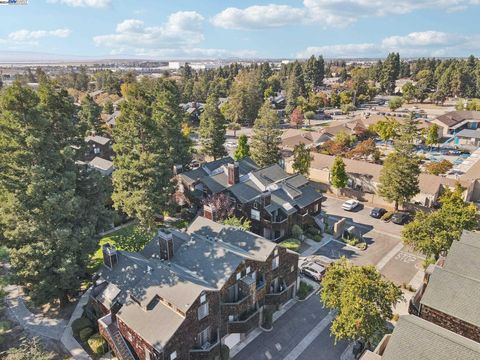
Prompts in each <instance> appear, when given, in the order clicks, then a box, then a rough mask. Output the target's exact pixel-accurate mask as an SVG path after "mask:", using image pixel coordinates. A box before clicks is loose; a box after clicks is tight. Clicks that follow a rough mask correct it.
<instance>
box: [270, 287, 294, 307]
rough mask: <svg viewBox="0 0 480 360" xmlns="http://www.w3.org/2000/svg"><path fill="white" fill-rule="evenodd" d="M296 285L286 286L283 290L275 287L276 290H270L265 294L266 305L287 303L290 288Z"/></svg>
mask: <svg viewBox="0 0 480 360" xmlns="http://www.w3.org/2000/svg"><path fill="white" fill-rule="evenodd" d="M292 286H294V284H291V285H290V286H286V287H285V288H283V290H278V289H275V291H273V292H270V293H268V294H266V295H265V304H266V305H281V304H284V303H286V302H287V301H288V300H289V295H290V292H289V290H290V289H291V288H292Z"/></svg>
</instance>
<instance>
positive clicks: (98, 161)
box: [88, 156, 113, 171]
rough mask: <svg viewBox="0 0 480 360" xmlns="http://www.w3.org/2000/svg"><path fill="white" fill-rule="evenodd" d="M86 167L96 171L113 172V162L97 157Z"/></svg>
mask: <svg viewBox="0 0 480 360" xmlns="http://www.w3.org/2000/svg"><path fill="white" fill-rule="evenodd" d="M88 165H90V166H91V167H92V168H94V169H98V170H103V171H113V162H112V161H110V160H107V159H104V158H101V157H99V156H95V157H94V158H93V159H92V160H91V161H90V162H89V163H88Z"/></svg>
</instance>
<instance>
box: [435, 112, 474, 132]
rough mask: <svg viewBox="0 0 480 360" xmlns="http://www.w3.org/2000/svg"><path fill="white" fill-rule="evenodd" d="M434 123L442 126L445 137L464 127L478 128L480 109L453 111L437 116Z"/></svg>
mask: <svg viewBox="0 0 480 360" xmlns="http://www.w3.org/2000/svg"><path fill="white" fill-rule="evenodd" d="M432 123H435V124H437V125H438V126H440V128H441V129H442V136H443V137H451V136H452V135H455V134H457V133H459V132H460V131H462V130H463V129H473V130H475V129H478V128H479V124H480V111H451V112H448V113H446V114H444V115H441V116H439V117H437V118H436V119H435V120H433V121H432Z"/></svg>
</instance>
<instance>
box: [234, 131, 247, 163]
mask: <svg viewBox="0 0 480 360" xmlns="http://www.w3.org/2000/svg"><path fill="white" fill-rule="evenodd" d="M247 156H250V146H249V145H248V138H247V135H245V134H242V135H240V137H239V138H238V147H237V149H236V150H235V154H234V158H235V160H237V161H239V160H242V159H244V158H246V157H247Z"/></svg>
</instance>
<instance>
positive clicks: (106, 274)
mask: <svg viewBox="0 0 480 360" xmlns="http://www.w3.org/2000/svg"><path fill="white" fill-rule="evenodd" d="M103 250H104V251H103V253H104V265H103V266H102V268H101V270H100V271H99V272H98V273H97V275H96V277H95V279H94V280H95V285H94V288H93V290H92V293H91V302H92V304H93V306H94V308H95V309H96V311H97V312H98V313H100V314H101V315H102V317H101V318H100V319H99V320H98V323H99V328H100V333H101V334H102V336H104V337H105V339H106V340H107V341H108V343H109V345H110V347H111V348H112V349H113V351H114V352H115V354H116V355H117V357H118V358H119V359H134V358H138V359H141V360H152V359H155V360H160V359H162V360H163V359H169V360H175V359H186V360H187V359H191V360H193V359H212V360H213V359H219V358H220V352H221V348H222V344H224V343H225V341H226V340H227V338H228V337H230V336H236V337H237V338H238V337H239V338H242V337H243V336H245V335H246V334H247V333H249V332H250V331H251V330H253V329H255V328H256V327H258V326H259V325H260V324H262V322H263V321H264V319H265V318H266V317H269V316H271V314H272V313H273V312H274V311H276V310H277V309H279V308H280V307H281V306H282V305H283V304H285V303H286V302H288V301H289V300H290V299H291V298H292V297H293V296H294V295H295V293H296V290H297V276H298V274H297V270H298V269H297V267H298V255H297V254H296V253H294V252H291V251H289V250H287V249H284V248H281V247H278V246H277V245H276V244H275V243H273V242H271V241H268V240H266V239H264V238H262V237H259V236H257V235H255V234H253V233H250V232H246V231H243V230H240V229H238V228H234V227H229V226H224V225H221V224H218V223H215V222H213V221H211V220H208V219H206V218H204V217H198V218H197V219H196V220H194V221H193V223H192V224H191V225H190V226H189V227H188V229H187V230H186V231H185V232H180V231H176V230H168V231H167V230H162V231H159V232H158V235H157V236H156V237H155V238H154V239H152V240H151V241H150V242H149V243H148V244H147V245H146V246H145V248H144V249H143V250H142V251H140V252H136V253H131V252H125V251H119V250H116V249H114V248H113V247H110V246H105V247H104V249H103ZM238 334H240V336H238Z"/></svg>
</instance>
